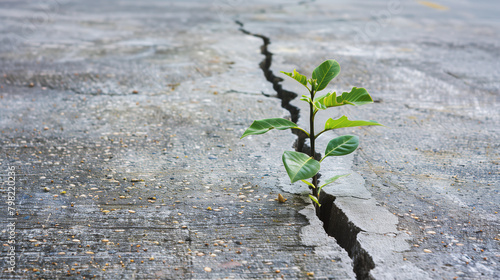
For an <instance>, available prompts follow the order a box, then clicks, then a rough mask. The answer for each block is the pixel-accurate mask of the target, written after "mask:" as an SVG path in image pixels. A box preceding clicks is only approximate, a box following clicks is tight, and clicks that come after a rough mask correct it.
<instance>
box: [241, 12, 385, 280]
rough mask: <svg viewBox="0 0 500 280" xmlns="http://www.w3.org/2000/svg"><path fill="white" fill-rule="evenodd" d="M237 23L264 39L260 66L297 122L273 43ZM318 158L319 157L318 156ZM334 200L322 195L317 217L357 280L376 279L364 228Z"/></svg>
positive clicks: (302, 147)
mask: <svg viewBox="0 0 500 280" xmlns="http://www.w3.org/2000/svg"><path fill="white" fill-rule="evenodd" d="M235 23H236V24H238V25H239V26H240V28H239V30H240V31H241V32H243V33H244V34H246V35H250V36H254V37H257V38H260V39H262V41H263V44H262V46H261V47H260V52H261V54H263V55H264V59H263V60H262V61H261V62H260V64H259V66H260V68H261V69H262V72H264V76H265V77H266V79H267V81H268V82H270V83H271V84H272V85H273V89H274V90H275V91H276V93H277V97H278V98H279V99H280V100H281V107H283V108H284V109H286V110H288V111H289V112H290V115H291V121H292V122H294V123H297V121H298V120H299V117H300V109H299V108H297V107H295V106H293V105H292V104H290V101H292V100H293V99H295V98H296V97H297V96H298V95H297V94H296V93H294V92H291V91H288V90H285V89H283V87H282V85H281V82H282V81H283V79H282V78H280V77H277V76H275V75H274V74H273V72H272V71H271V63H272V57H273V54H272V53H271V52H270V51H269V50H268V46H269V44H271V40H270V39H269V38H268V37H266V36H264V35H261V34H255V33H252V32H250V31H248V30H246V29H244V24H243V23H242V22H241V21H238V20H236V21H235ZM292 133H293V134H295V135H297V140H296V142H295V144H294V148H295V150H296V151H298V152H303V153H307V154H310V147H309V146H308V145H306V144H305V140H306V135H305V133H303V132H302V131H300V130H292ZM317 155H318V154H316V156H317ZM320 157H321V156H320ZM319 176H320V174H318V177H319ZM335 199H336V197H335V196H332V195H329V194H326V193H325V192H322V193H321V195H320V199H319V202H320V203H321V207H316V215H317V216H318V218H319V219H320V220H321V221H323V228H324V230H325V231H326V233H327V234H328V235H329V236H332V237H334V238H335V239H336V240H337V243H338V244H339V245H340V246H341V247H342V248H343V249H344V250H346V252H347V254H348V255H349V257H350V258H351V259H352V260H353V264H354V265H353V271H354V273H355V274H356V279H358V280H372V279H374V278H373V277H372V276H371V274H370V270H372V269H373V268H375V263H374V261H373V259H372V257H371V256H370V255H369V254H368V252H366V250H365V249H363V248H362V247H361V244H360V243H359V241H358V240H357V236H358V233H359V232H361V229H360V228H358V227H357V226H356V225H354V224H353V223H352V222H351V221H350V220H349V217H347V215H346V214H345V213H344V212H343V211H342V209H340V208H339V207H338V206H337V205H336V204H335V203H334V202H335Z"/></svg>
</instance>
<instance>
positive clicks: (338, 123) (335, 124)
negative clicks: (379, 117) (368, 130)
mask: <svg viewBox="0 0 500 280" xmlns="http://www.w3.org/2000/svg"><path fill="white" fill-rule="evenodd" d="M368 125H381V124H380V123H378V122H376V121H350V120H348V119H347V117H346V116H342V117H340V118H338V119H336V120H334V119H331V118H330V119H328V120H327V121H326V123H325V130H331V129H337V128H342V127H355V126H368Z"/></svg>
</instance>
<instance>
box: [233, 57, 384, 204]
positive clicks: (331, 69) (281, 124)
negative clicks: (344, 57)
mask: <svg viewBox="0 0 500 280" xmlns="http://www.w3.org/2000/svg"><path fill="white" fill-rule="evenodd" d="M281 73H283V74H285V75H287V76H289V77H291V78H293V79H295V80H296V81H297V82H299V83H300V84H302V85H303V86H304V87H305V88H306V89H307V90H308V92H309V95H302V98H301V99H300V100H302V101H305V102H307V103H308V104H309V131H307V130H305V129H303V128H301V127H299V126H298V125H297V124H295V123H293V122H291V121H289V120H286V119H282V118H272V119H263V120H257V121H254V122H253V123H252V125H250V127H249V128H248V129H247V130H246V131H245V132H244V133H243V135H242V136H241V138H240V139H242V138H244V137H246V136H248V135H257V134H263V133H266V132H268V131H270V130H272V129H278V130H285V129H297V130H300V131H302V132H304V133H305V135H306V136H307V137H308V138H309V142H310V145H311V150H310V154H309V155H307V154H305V153H301V152H295V151H285V152H284V153H283V157H282V160H283V165H284V166H285V169H286V172H287V173H288V176H289V177H290V181H291V182H292V183H295V182H297V181H302V182H304V183H305V184H307V185H308V186H309V188H310V189H311V190H312V194H310V195H309V197H310V198H311V199H312V200H313V201H314V202H315V203H316V204H317V205H318V206H321V205H320V203H319V195H320V192H321V189H322V188H323V187H325V186H326V185H328V184H331V183H333V182H335V181H336V180H337V179H339V178H341V177H344V176H347V175H349V174H345V175H337V176H334V177H332V178H330V179H328V180H325V182H324V183H323V184H322V185H320V186H319V184H318V172H319V170H320V166H321V162H323V160H324V159H326V158H327V157H331V156H343V155H347V154H350V153H352V152H354V150H356V148H357V147H358V145H359V139H358V137H357V136H354V135H343V136H339V137H336V138H334V139H332V140H330V142H329V143H328V145H327V147H326V149H325V153H324V155H323V157H322V158H321V159H319V158H315V155H316V139H317V138H318V137H319V136H320V135H322V134H323V133H325V132H327V131H330V130H334V129H339V128H344V127H356V126H369V125H381V124H379V123H378V122H376V121H362V120H355V121H351V120H349V119H348V118H347V117H346V116H342V117H340V118H338V119H332V118H330V119H328V120H327V121H326V123H325V128H324V129H323V130H322V131H320V132H319V133H316V132H315V131H314V119H315V117H316V114H317V113H318V112H319V111H322V110H326V109H328V108H333V107H338V106H343V105H353V106H359V105H364V104H368V103H372V102H373V99H372V98H371V96H370V95H369V94H368V92H367V91H366V89H364V88H357V87H353V88H352V90H351V91H350V92H343V93H342V94H339V95H338V96H337V93H335V92H329V93H327V94H324V95H321V96H316V94H317V93H318V92H320V91H322V90H324V89H325V88H326V86H327V85H328V84H329V83H330V81H331V80H332V79H333V78H335V77H336V76H337V75H338V74H339V73H340V65H339V64H338V62H337V61H335V60H327V61H325V62H323V63H321V65H319V66H318V67H316V69H314V71H313V72H312V78H311V79H307V77H306V76H304V75H301V74H299V73H298V72H297V71H296V70H293V72H292V73H287V72H281ZM318 159H319V160H318ZM311 178H312V180H311V182H309V181H307V179H311Z"/></svg>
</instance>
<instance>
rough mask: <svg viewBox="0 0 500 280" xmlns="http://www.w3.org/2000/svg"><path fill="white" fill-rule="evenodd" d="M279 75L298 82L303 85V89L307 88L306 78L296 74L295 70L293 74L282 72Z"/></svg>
mask: <svg viewBox="0 0 500 280" xmlns="http://www.w3.org/2000/svg"><path fill="white" fill-rule="evenodd" d="M281 73H283V74H285V75H287V76H289V77H291V78H293V79H295V80H296V81H297V82H299V83H301V84H303V85H304V86H305V87H307V78H306V76H304V75H302V74H299V72H297V70H295V69H293V73H289V72H283V71H281Z"/></svg>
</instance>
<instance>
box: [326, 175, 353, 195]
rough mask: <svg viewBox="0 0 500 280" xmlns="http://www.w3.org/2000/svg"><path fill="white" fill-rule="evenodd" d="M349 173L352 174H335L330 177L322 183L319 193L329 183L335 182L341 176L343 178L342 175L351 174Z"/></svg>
mask: <svg viewBox="0 0 500 280" xmlns="http://www.w3.org/2000/svg"><path fill="white" fill-rule="evenodd" d="M349 175H351V174H344V175H337V176H334V177H332V178H330V179H328V180H326V181H325V183H324V184H323V185H321V187H319V189H318V195H319V193H320V192H321V189H322V188H323V187H324V186H326V185H329V184H331V183H333V182H335V181H337V180H338V179H340V178H342V177H346V176H349Z"/></svg>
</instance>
